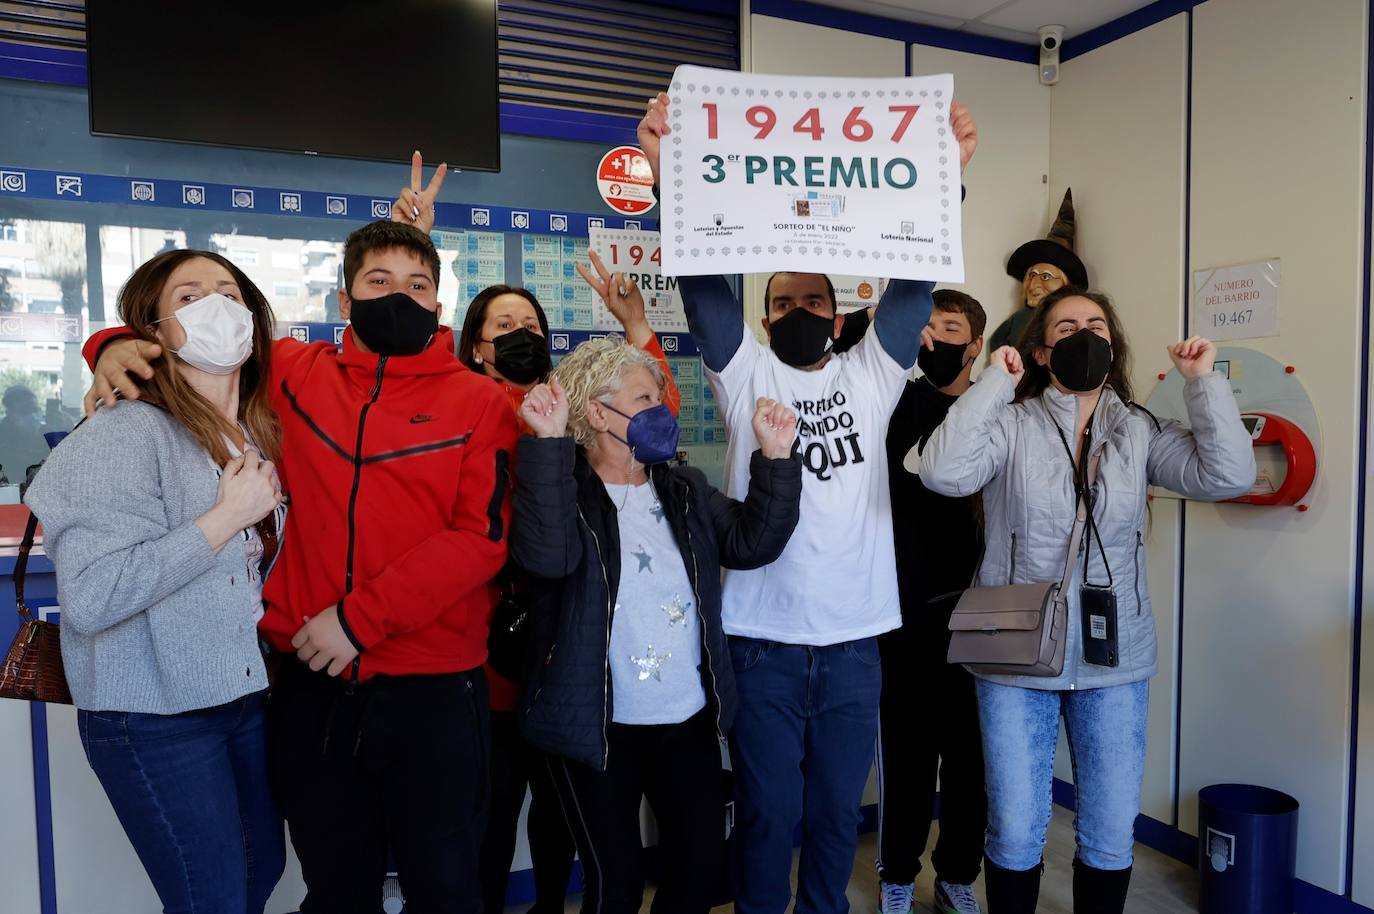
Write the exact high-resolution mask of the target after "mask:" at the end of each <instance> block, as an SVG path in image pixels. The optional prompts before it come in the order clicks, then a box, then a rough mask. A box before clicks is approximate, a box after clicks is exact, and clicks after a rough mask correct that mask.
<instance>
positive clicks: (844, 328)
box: [834, 308, 870, 355]
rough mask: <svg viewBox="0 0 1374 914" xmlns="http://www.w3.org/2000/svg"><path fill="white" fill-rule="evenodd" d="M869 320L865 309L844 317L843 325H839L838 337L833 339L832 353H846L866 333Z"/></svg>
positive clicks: (851, 312) (857, 343)
mask: <svg viewBox="0 0 1374 914" xmlns="http://www.w3.org/2000/svg"><path fill="white" fill-rule="evenodd" d="M869 322H870V318H869V316H868V309H867V308H860V309H859V310H858V311H850V312H849V313H848V314H846V315H845V316H844V323H843V324H841V325H840V335H839V336H837V337H835V349H834V353H835V354H836V355H839V354H840V353H841V352H848V351H849V350H850V349H853V348H854V347H855V346H857V345H859V342H860V341H861V340H862V339H863V338H864V334H865V333H867V332H868V325H869Z"/></svg>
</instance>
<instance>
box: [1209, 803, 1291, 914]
mask: <svg viewBox="0 0 1374 914" xmlns="http://www.w3.org/2000/svg"><path fill="white" fill-rule="evenodd" d="M1197 818H1198V824H1197V835H1198V872H1199V873H1200V874H1201V877H1202V887H1201V890H1200V892H1199V898H1198V910H1199V911H1200V912H1201V914H1293V868H1294V864H1295V862H1296V860H1297V854H1298V801H1297V800H1295V799H1293V798H1292V797H1290V796H1289V795H1288V794H1286V793H1280V792H1279V791H1277V790H1270V789H1269V788H1267V787H1254V786H1251V785H1249V784H1213V785H1212V786H1211V787H1204V788H1202V790H1200V791H1198V814H1197Z"/></svg>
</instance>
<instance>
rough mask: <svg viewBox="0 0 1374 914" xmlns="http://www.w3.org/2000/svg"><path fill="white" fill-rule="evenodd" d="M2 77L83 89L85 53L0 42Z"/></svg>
mask: <svg viewBox="0 0 1374 914" xmlns="http://www.w3.org/2000/svg"><path fill="white" fill-rule="evenodd" d="M0 77H3V78H5V79H22V80H27V81H29V82H40V83H56V84H57V85H59V86H82V87H84V86H85V85H86V53H85V52H84V51H70V50H62V49H57V48H36V47H30V46H29V45H25V44H16V43H14V42H11V41H0Z"/></svg>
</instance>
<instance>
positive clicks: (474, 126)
mask: <svg viewBox="0 0 1374 914" xmlns="http://www.w3.org/2000/svg"><path fill="white" fill-rule="evenodd" d="M86 19H87V41H88V45H89V82H90V111H91V132H92V133H93V134H96V135H100V136H121V137H138V138H143V139H155V140H172V141H176V142H184V143H203V144H210V145H214V146H240V147H247V148H252V149H269V150H278V151H285V152H302V153H310V154H315V155H327V156H343V157H347V158H358V159H376V160H381V161H398V162H404V161H409V159H410V155H411V151H412V150H415V149H419V150H421V152H423V154H424V157H425V160H426V161H428V162H440V161H446V162H448V163H449V164H450V165H451V166H453V167H456V168H468V169H474V170H478V171H499V170H500V167H501V155H500V151H501V143H500V139H501V127H500V105H499V89H498V84H497V70H496V54H497V45H496V0H329V2H323V0H275V2H265V0H87V3H86Z"/></svg>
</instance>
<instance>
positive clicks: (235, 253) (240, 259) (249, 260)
mask: <svg viewBox="0 0 1374 914" xmlns="http://www.w3.org/2000/svg"><path fill="white" fill-rule="evenodd" d="M227 256H228V257H229V259H230V260H232V261H233V262H234V263H236V264H237V265H239V266H241V267H255V266H257V265H258V252H257V251H254V250H252V249H251V248H230V249H229V253H228V255H227Z"/></svg>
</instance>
